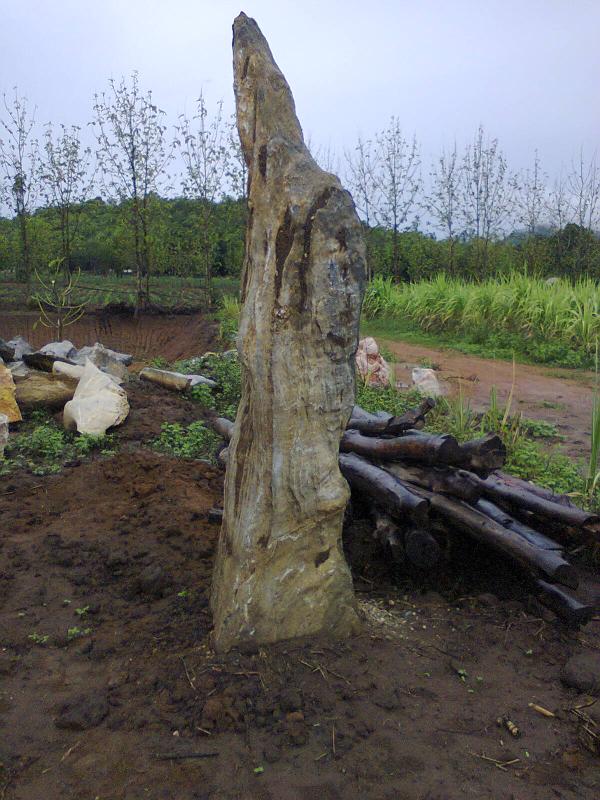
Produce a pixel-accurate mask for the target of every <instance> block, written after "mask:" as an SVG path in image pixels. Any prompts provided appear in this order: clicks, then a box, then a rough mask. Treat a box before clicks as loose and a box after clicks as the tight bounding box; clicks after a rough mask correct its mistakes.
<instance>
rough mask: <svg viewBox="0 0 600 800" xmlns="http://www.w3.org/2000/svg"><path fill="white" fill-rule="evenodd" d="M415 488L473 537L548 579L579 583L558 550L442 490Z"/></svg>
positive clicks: (571, 567)
mask: <svg viewBox="0 0 600 800" xmlns="http://www.w3.org/2000/svg"><path fill="white" fill-rule="evenodd" d="M411 489H412V491H414V492H415V493H417V494H419V495H420V496H421V497H424V498H426V499H428V500H429V504H430V508H431V510H432V511H435V512H436V513H437V514H439V515H440V517H442V518H443V519H444V520H446V521H448V522H450V523H451V524H452V525H453V526H454V528H456V529H458V530H461V531H464V532H465V533H467V534H469V536H471V537H472V538H473V539H476V540H477V541H479V542H482V543H483V544H485V545H487V546H488V547H491V548H492V549H494V550H496V551H497V552H499V553H502V554H503V555H505V556H508V558H510V559H511V560H513V561H515V562H517V563H518V564H520V565H521V566H522V567H524V568H525V569H527V570H529V571H533V572H534V573H542V575H544V576H546V578H547V579H549V580H551V581H555V582H556V583H562V584H564V585H565V586H569V587H570V588H572V589H576V588H577V585H578V583H579V581H578V578H577V572H576V570H575V568H574V567H573V565H572V564H569V562H568V561H565V559H564V558H563V557H562V556H561V554H560V553H559V552H557V551H556V550H542V549H541V548H540V547H535V546H534V545H532V544H530V543H529V542H528V541H527V540H526V539H523V537H521V536H519V535H518V534H516V533H515V532H514V531H511V530H508V529H507V528H504V527H503V526H502V525H499V524H498V523H497V522H496V521H495V520H493V519H490V517H487V516H486V515H485V514H482V513H481V512H480V511H476V510H475V509H474V508H471V506H468V505H466V504H465V503H463V502H461V501H460V500H452V499H451V498H449V497H446V496H445V495H442V494H434V493H433V492H428V491H427V490H426V489H420V488H419V489H417V488H416V487H411Z"/></svg>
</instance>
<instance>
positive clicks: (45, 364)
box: [23, 353, 75, 372]
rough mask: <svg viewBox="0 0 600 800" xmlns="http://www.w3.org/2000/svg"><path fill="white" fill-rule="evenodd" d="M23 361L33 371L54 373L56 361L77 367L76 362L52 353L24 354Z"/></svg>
mask: <svg viewBox="0 0 600 800" xmlns="http://www.w3.org/2000/svg"><path fill="white" fill-rule="evenodd" d="M23 361H24V362H25V363H26V364H27V366H28V367H31V368H32V369H39V370H41V371H42V372H52V366H53V365H54V362H55V361H61V362H62V363H63V364H71V365H72V366H75V362H74V361H70V360H69V359H68V358H63V357H62V356H53V355H50V353H23Z"/></svg>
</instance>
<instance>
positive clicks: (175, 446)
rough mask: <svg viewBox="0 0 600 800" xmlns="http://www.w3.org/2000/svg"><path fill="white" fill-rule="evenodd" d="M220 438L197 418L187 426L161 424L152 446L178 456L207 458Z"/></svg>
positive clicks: (209, 457) (213, 452) (211, 458)
mask: <svg viewBox="0 0 600 800" xmlns="http://www.w3.org/2000/svg"><path fill="white" fill-rule="evenodd" d="M220 442H221V439H220V437H219V436H218V434H216V433H215V432H214V431H213V430H211V429H210V428H207V427H206V425H205V424H204V422H202V421H200V420H197V421H196V422H192V423H190V424H189V425H188V426H183V425H180V424H179V423H177V422H175V423H168V422H165V423H163V425H161V430H160V436H159V437H158V439H155V440H154V443H153V444H154V446H155V447H156V448H157V449H158V450H161V451H162V452H164V453H169V455H172V456H177V457H178V458H194V459H209V460H213V461H214V454H215V451H216V448H217V446H218V445H219V444H220Z"/></svg>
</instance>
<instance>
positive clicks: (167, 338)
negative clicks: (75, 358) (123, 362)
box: [0, 311, 217, 361]
mask: <svg viewBox="0 0 600 800" xmlns="http://www.w3.org/2000/svg"><path fill="white" fill-rule="evenodd" d="M38 317H39V314H37V313H35V312H29V311H0V338H2V339H7V340H8V339H12V337H13V336H16V335H17V334H20V335H21V336H23V337H24V338H25V339H27V341H28V342H29V343H30V344H31V345H32V347H42V346H43V345H44V344H46V343H47V342H48V341H50V340H51V338H52V332H51V331H49V330H48V328H44V327H43V326H41V325H38V326H37V327H34V326H35V323H36V321H37V319H38ZM216 335H217V324H216V323H215V322H214V321H213V320H210V319H207V318H206V315H203V314H144V315H143V316H141V317H139V318H138V319H136V318H135V317H134V316H133V314H131V313H123V314H115V313H103V312H98V313H92V314H86V315H85V316H84V317H82V318H81V319H80V320H79V321H78V322H76V323H75V324H74V325H70V326H69V327H68V328H67V329H66V330H65V338H66V339H69V340H70V341H72V342H73V344H74V345H75V346H76V347H83V346H84V345H88V344H93V343H94V342H102V344H103V345H105V346H106V347H110V348H112V349H113V350H119V351H121V352H125V353H135V355H136V358H138V359H139V360H140V361H149V360H151V359H153V358H156V357H157V356H162V357H163V358H165V359H166V360H167V361H175V360H177V359H179V358H187V357H189V356H195V355H198V354H199V353H204V352H205V351H206V350H209V349H210V348H211V347H212V345H213V344H214V341H215V339H216Z"/></svg>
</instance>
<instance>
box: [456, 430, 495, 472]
mask: <svg viewBox="0 0 600 800" xmlns="http://www.w3.org/2000/svg"><path fill="white" fill-rule="evenodd" d="M460 450H461V454H462V462H461V466H463V467H466V468H467V469H473V470H475V471H476V472H486V473H487V472H491V471H492V470H494V469H499V468H500V467H502V466H504V463H505V462H506V447H505V445H504V442H503V441H502V439H501V438H500V437H499V436H498V435H497V434H495V433H488V434H487V435H486V436H482V437H481V438H480V439H473V440H471V441H470V442H464V443H463V444H461V446H460Z"/></svg>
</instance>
